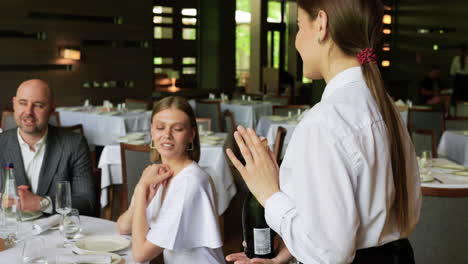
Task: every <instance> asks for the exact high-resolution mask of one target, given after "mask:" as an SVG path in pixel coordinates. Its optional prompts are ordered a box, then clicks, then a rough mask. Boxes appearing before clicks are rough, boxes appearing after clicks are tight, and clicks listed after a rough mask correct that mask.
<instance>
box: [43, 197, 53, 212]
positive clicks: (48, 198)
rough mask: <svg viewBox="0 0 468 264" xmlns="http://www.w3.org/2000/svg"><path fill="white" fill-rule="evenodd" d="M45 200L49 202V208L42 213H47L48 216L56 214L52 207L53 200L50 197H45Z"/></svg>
mask: <svg viewBox="0 0 468 264" xmlns="http://www.w3.org/2000/svg"><path fill="white" fill-rule="evenodd" d="M44 198H45V199H47V200H49V206H47V207H46V208H45V209H42V212H43V213H46V214H52V213H53V212H54V206H53V205H52V199H50V197H49V196H44Z"/></svg>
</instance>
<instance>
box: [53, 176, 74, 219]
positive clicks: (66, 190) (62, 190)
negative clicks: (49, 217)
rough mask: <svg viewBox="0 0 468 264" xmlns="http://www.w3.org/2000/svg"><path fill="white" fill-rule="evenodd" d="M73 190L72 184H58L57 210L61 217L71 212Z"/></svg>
mask: <svg viewBox="0 0 468 264" xmlns="http://www.w3.org/2000/svg"><path fill="white" fill-rule="evenodd" d="M71 206H72V204H71V189H70V182H68V181H61V182H57V185H56V189H55V210H56V211H57V213H59V214H61V215H65V214H67V213H69V212H70V211H71Z"/></svg>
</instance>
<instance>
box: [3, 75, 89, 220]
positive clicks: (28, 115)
mask: <svg viewBox="0 0 468 264" xmlns="http://www.w3.org/2000/svg"><path fill="white" fill-rule="evenodd" d="M54 107H55V103H54V95H53V92H52V90H51V89H50V87H49V85H48V84H47V83H45V82H44V81H42V80H39V79H32V80H27V81H24V82H23V83H21V84H20V85H19V87H18V89H17V91H16V96H15V97H13V109H14V117H15V122H16V124H17V125H18V128H14V129H10V130H7V131H5V132H4V133H2V134H0V164H1V165H2V166H4V164H6V163H13V164H14V166H15V168H14V174H15V178H16V185H17V188H18V195H19V196H20V200H21V208H22V210H23V211H25V212H30V215H32V216H38V215H40V214H42V213H45V214H52V213H55V188H56V183H57V182H60V181H69V182H70V185H71V192H72V207H73V208H77V209H78V210H79V211H80V214H84V215H94V214H95V213H94V212H95V208H94V207H95V206H94V205H95V203H94V202H95V199H96V197H94V196H95V195H94V191H93V190H94V186H93V185H94V182H93V179H92V170H91V161H90V159H89V150H88V144H87V142H86V139H85V138H84V137H83V136H81V135H79V134H76V133H73V132H69V131H66V130H63V129H61V128H57V127H54V126H52V125H49V124H48V122H49V117H50V115H51V113H52V112H53V110H54ZM0 173H1V174H3V173H4V172H3V170H0Z"/></svg>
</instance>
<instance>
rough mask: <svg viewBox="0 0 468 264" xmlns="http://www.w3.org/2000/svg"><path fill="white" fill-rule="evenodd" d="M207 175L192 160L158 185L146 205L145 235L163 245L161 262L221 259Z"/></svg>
mask: <svg viewBox="0 0 468 264" xmlns="http://www.w3.org/2000/svg"><path fill="white" fill-rule="evenodd" d="M210 181H211V178H210V176H209V175H208V174H206V173H205V172H204V171H203V169H202V168H200V166H199V165H198V164H197V163H196V162H192V164H190V165H189V166H187V167H185V168H184V169H183V170H182V171H180V172H179V173H178V174H177V175H176V176H174V177H173V178H172V180H171V183H170V185H169V186H168V187H167V188H168V189H167V192H166V196H165V198H164V201H162V194H163V190H164V188H165V187H160V188H159V189H158V191H157V192H156V194H155V196H154V198H153V200H151V203H150V204H149V205H148V207H147V209H146V216H147V219H148V223H149V226H150V230H149V231H148V234H147V235H146V239H147V240H148V241H150V242H151V243H153V244H155V245H157V246H159V247H162V248H164V253H163V254H164V263H166V264H171V263H175V264H179V263H194V264H219V263H225V261H224V256H223V250H222V245H223V242H222V240H221V233H220V228H219V224H218V213H217V210H216V201H215V195H214V191H213V187H212V184H211V182H210Z"/></svg>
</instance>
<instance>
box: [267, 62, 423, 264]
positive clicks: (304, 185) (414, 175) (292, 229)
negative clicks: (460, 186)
mask: <svg viewBox="0 0 468 264" xmlns="http://www.w3.org/2000/svg"><path fill="white" fill-rule="evenodd" d="M400 121H401V120H400ZM401 122H402V124H403V125H402V127H403V130H404V131H403V134H402V135H403V138H402V144H403V145H404V150H405V155H406V156H405V157H406V158H405V159H406V162H407V167H406V168H407V175H408V179H407V186H408V201H409V204H408V207H409V210H408V212H409V229H408V230H399V228H398V227H397V225H396V223H395V212H394V211H392V207H393V202H394V195H395V193H394V190H395V187H394V183H393V174H392V169H391V158H390V146H389V143H388V138H387V130H386V126H385V123H384V121H383V119H382V116H381V115H380V112H379V110H378V107H377V104H376V102H375V100H374V99H373V97H372V94H371V92H370V90H369V88H368V87H367V85H366V83H365V81H364V79H363V76H362V73H361V68H360V67H354V68H349V69H347V70H344V71H342V72H341V73H339V74H337V75H336V76H335V77H334V78H333V79H332V80H331V81H330V82H329V83H328V85H327V87H326V88H325V91H324V93H323V96H322V100H321V102H320V103H318V104H317V105H315V106H314V107H313V108H312V109H311V110H310V111H309V112H308V113H307V114H306V116H305V117H304V118H303V119H302V120H301V122H300V123H299V124H298V126H297V127H296V129H295V130H294V133H293V135H292V138H291V141H290V143H289V146H288V148H287V150H286V155H285V157H284V160H283V163H282V165H281V168H280V190H281V191H280V192H277V193H275V194H274V195H273V196H271V197H270V198H269V199H268V200H267V201H266V207H265V208H266V210H265V217H266V220H267V223H268V225H269V226H270V227H272V228H273V229H274V230H275V231H276V232H277V233H278V234H279V235H280V236H281V237H282V238H283V240H284V241H285V244H286V246H287V247H288V249H289V251H290V252H291V254H292V255H293V256H295V257H296V258H297V259H298V260H299V261H301V262H303V263H307V264H313V263H350V262H352V260H353V259H354V254H355V251H356V250H357V249H361V248H368V247H375V246H380V245H383V244H386V243H388V242H391V241H394V240H398V239H399V238H405V237H408V235H409V233H410V232H411V230H412V229H413V228H414V226H415V225H416V223H417V222H418V219H419V212H420V207H421V191H420V183H419V172H418V166H417V162H416V156H415V153H414V148H413V146H412V143H411V140H410V137H409V135H408V133H407V132H406V129H404V123H403V121H401Z"/></svg>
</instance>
